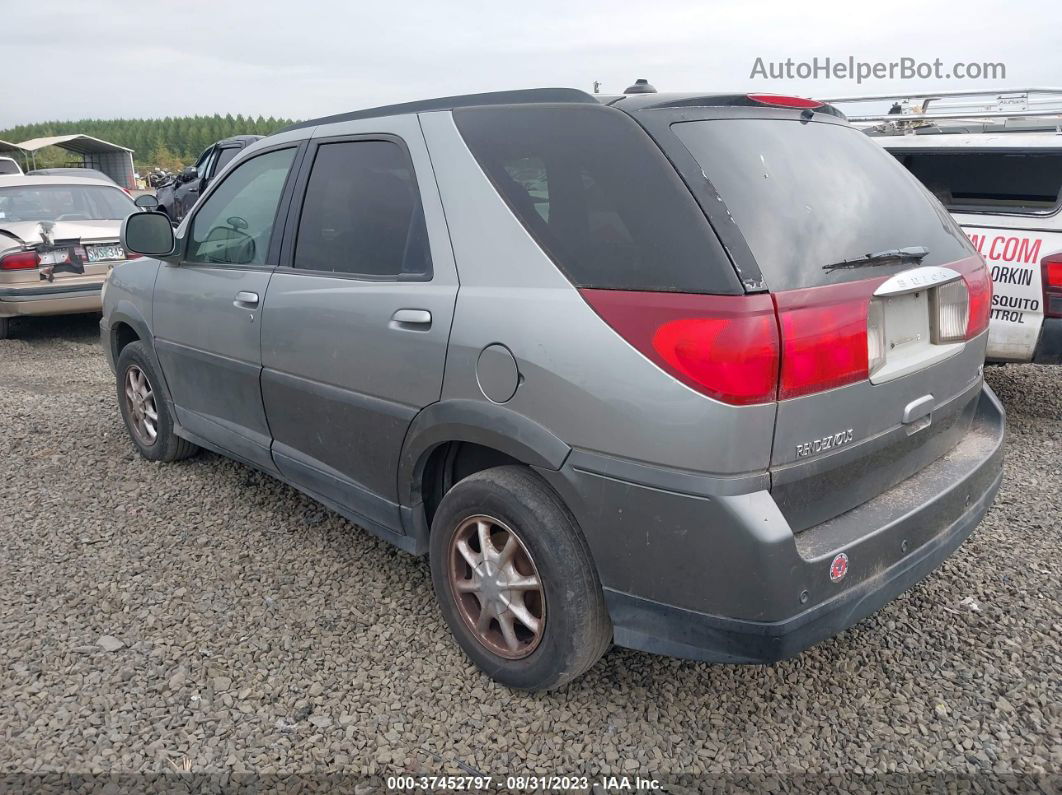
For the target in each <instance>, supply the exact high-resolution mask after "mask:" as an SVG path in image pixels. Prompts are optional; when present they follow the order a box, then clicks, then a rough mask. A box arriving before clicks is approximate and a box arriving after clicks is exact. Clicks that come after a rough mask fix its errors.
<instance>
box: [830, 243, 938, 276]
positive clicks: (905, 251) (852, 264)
mask: <svg viewBox="0 0 1062 795" xmlns="http://www.w3.org/2000/svg"><path fill="white" fill-rule="evenodd" d="M927 254H929V249H928V248H926V247H925V246H907V247H906V248H888V249H885V250H884V251H877V252H875V253H873V254H864V255H863V256H862V257H856V258H855V259H844V260H841V261H840V262H834V263H833V264H832V265H823V266H822V269H823V270H824V271H827V272H830V271H839V270H843V269H845V268H865V267H868V266H870V265H883V264H885V263H886V262H894V261H897V260H899V261H900V262H903V261H904V260H913V261H915V262H921V261H922V260H923V259H925V257H926V255H927Z"/></svg>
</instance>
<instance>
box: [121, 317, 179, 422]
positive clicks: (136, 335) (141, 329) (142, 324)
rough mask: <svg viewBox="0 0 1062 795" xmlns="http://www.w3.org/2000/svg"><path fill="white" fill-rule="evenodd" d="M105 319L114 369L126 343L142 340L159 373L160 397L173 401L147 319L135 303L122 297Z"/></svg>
mask: <svg viewBox="0 0 1062 795" xmlns="http://www.w3.org/2000/svg"><path fill="white" fill-rule="evenodd" d="M107 320H108V324H109V326H108V327H109V333H108V339H107V345H108V346H109V353H110V358H111V361H112V362H113V363H114V367H115V369H116V370H117V367H118V357H119V356H120V355H121V353H122V349H123V348H125V346H126V345H128V344H129V343H131V342H143V343H144V346H145V347H146V348H147V352H148V356H150V357H151V363H152V364H153V365H155V369H156V370H157V371H158V373H159V379H160V380H161V382H162V383H161V384H158V387H160V388H161V390H162V397H163V399H164V400H165V401H166V402H167V403H170V404H171V405H172V403H173V401H172V399H171V397H170V389H169V385H168V384H167V383H166V374H165V373H164V372H163V370H162V363H161V362H160V361H159V357H158V353H156V351H155V338H154V336H153V335H152V334H151V330H150V327H149V326H148V323H147V320H145V318H144V315H143V313H142V312H141V311H140V309H139V308H138V307H137V305H136V304H135V303H133V302H132V301H130V300H128V299H124V298H123V299H122V300H120V301H119V302H118V303H117V304H116V305H115V307H114V309H112V310H110V311H109V312H108V313H107Z"/></svg>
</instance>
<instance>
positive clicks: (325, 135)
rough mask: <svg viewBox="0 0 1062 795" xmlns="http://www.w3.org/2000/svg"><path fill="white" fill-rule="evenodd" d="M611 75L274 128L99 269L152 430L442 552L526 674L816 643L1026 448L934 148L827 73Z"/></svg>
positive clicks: (122, 370) (131, 407) (746, 655)
mask: <svg viewBox="0 0 1062 795" xmlns="http://www.w3.org/2000/svg"><path fill="white" fill-rule="evenodd" d="M601 100H604V101H608V102H609V103H610V104H609V105H607V106H606V105H604V104H602V101H601ZM601 100H599V99H598V98H595V97H592V96H589V95H587V94H583V93H582V92H578V91H571V90H562V89H548V90H545V89H544V90H538V91H516V92H508V93H500V94H485V95H478V96H469V97H450V98H445V99H437V100H432V101H428V102H422V103H410V104H406V105H399V106H396V107H390V108H376V109H373V110H368V111H363V112H356V113H350V114H344V115H340V116H335V117H331V118H329V119H320V120H316V121H311V122H306V123H304V124H301V125H298V126H295V127H292V128H290V129H288V130H286V131H284V132H280V133H277V134H276V135H271V136H269V137H268V138H266V139H264V140H262V141H259V142H258V143H256V144H254V145H253V147H251V148H250V149H249V150H248V151H247V152H246V153H245V154H243V155H241V156H240V157H239V159H237V160H236V161H235V162H234V163H233V164H232V166H231V167H230V168H229V169H228V170H227V171H226V172H225V173H224V174H222V175H221V176H220V177H219V178H218V179H217V180H215V182H214V184H213V185H211V187H210V189H209V190H208V191H207V193H206V194H205V195H204V196H203V198H202V200H201V201H200V202H199V203H198V204H197V205H196V206H195V207H194V208H193V209H192V211H191V212H190V215H189V218H188V220H187V221H186V222H185V223H183V224H181V225H180V226H179V227H178V229H177V230H176V232H175V231H174V230H173V228H172V227H171V225H170V224H169V223H168V221H167V219H166V217H165V216H163V215H160V214H159V213H151V212H145V213H135V214H133V215H131V216H129V218H128V219H126V222H125V225H124V227H123V231H122V242H123V244H124V245H125V246H126V248H128V249H129V250H131V251H135V252H139V253H142V254H146V255H147V258H144V259H140V260H137V261H135V262H128V263H121V264H119V265H117V266H115V268H114V270H113V271H112V272H111V276H110V278H109V279H108V282H107V290H106V293H105V296H104V300H103V320H102V322H101V331H102V334H103V342H104V348H105V350H106V352H107V356H108V358H109V361H110V363H111V366H112V367H113V368H114V370H115V373H116V376H117V378H116V389H117V397H118V401H119V405H120V410H121V412H122V417H123V419H124V420H125V423H126V426H127V428H128V430H129V434H130V436H131V438H132V440H133V443H134V444H135V445H136V447H137V449H138V450H139V452H140V454H141V455H143V456H144V457H145V458H147V459H150V460H153V461H175V460H177V459H180V458H185V457H187V456H189V455H191V454H193V453H194V452H195V451H196V449H197V447H205V448H207V449H209V450H214V451H217V452H220V453H223V454H224V455H227V456H230V457H232V458H235V459H237V460H239V461H243V462H245V463H247V464H249V465H251V466H254V467H258V468H259V469H261V470H263V471H265V472H268V473H270V474H271V475H273V476H275V477H277V478H279V479H280V480H283V481H285V482H287V483H290V484H292V485H294V486H295V487H296V488H299V489H301V490H303V491H304V492H306V493H307V494H309V495H311V496H313V497H314V498H316V499H317V500H319V501H320V502H322V503H323V504H324V505H326V506H329V507H331V508H333V509H335V510H336V511H338V512H340V513H341V514H343V515H344V516H347V517H349V518H350V519H352V520H353V521H355V522H357V523H358V524H359V525H361V526H362V527H364V528H365V529H366V530H368V531H369V532H371V533H375V534H376V535H378V536H381V537H383V538H385V539H387V540H388V541H390V542H392V543H393V544H396V545H397V546H399V547H401V548H402V549H405V550H407V551H409V552H412V553H416V554H425V553H426V554H427V555H428V557H429V562H430V567H431V572H432V579H433V582H434V585H435V592H436V595H437V597H438V600H439V603H440V607H441V609H442V613H443V616H444V617H445V619H446V621H447V623H448V624H449V626H450V629H451V630H452V631H453V633H454V636H455V638H456V639H457V641H458V643H460V645H461V647H462V648H463V649H464V650H465V652H466V653H467V654H468V655H469V657H470V658H471V659H472V660H473V661H474V662H475V663H476V664H477V665H478V666H479V667H480V668H482V669H483V670H484V671H486V672H487V673H489V674H490V676H492V677H494V678H495V679H496V680H498V681H499V682H503V683H504V684H506V685H509V686H513V687H520V688H531V689H540V688H549V687H556V686H558V685H561V684H563V683H564V682H566V681H568V680H570V679H572V678H573V677H575V676H577V675H579V674H580V673H582V672H583V671H585V670H586V669H587V668H589V667H590V666H591V665H592V664H593V663H594V661H595V660H597V658H598V657H600V656H601V655H602V654H603V653H604V651H605V649H606V648H607V647H608V645H609V643H610V642H615V643H616V644H618V645H620V646H627V647H631V648H635V649H644V650H647V651H652V652H658V653H664V654H671V655H676V656H679V657H690V658H693V659H698V660H712V661H716V662H727V663H737V662H773V661H775V660H779V659H783V658H786V657H791V656H793V655H794V654H797V653H798V652H800V650H801V649H804V648H806V647H807V646H810V645H811V644H813V643H817V642H819V641H821V640H823V639H825V638H828V637H830V636H831V635H834V634H836V633H838V632H840V631H841V630H843V629H845V628H846V627H848V626H851V625H852V624H854V623H855V622H857V621H859V620H860V619H862V618H863V617H864V616H867V615H869V614H870V613H872V612H874V611H875V610H877V609H878V608H880V607H881V606H882V605H884V604H885V603H886V602H888V601H889V600H890V599H892V598H894V597H896V596H897V595H898V594H900V593H901V592H902V591H904V590H906V589H907V588H909V587H911V586H912V585H914V584H915V583H916V582H918V581H919V580H921V579H922V578H923V577H925V576H926V575H927V574H929V573H930V572H931V571H932V570H933V569H934V568H936V567H937V566H938V565H940V563H941V562H942V561H943V560H944V559H945V558H947V557H948V555H950V554H951V553H952V552H953V551H954V550H955V549H956V548H957V547H958V546H959V544H960V543H962V541H963V539H965V538H966V537H967V536H968V535H969V534H970V533H971V532H972V531H973V529H974V527H975V526H976V525H977V523H978V522H979V521H980V519H981V517H982V515H983V514H984V513H985V511H986V510H987V509H988V506H989V505H990V504H991V502H992V499H993V497H994V496H995V494H996V490H997V489H998V488H999V484H1000V480H1001V478H1002V444H1003V436H1004V415H1003V410H1002V408H1001V406H1000V404H999V402H998V401H997V400H996V398H995V396H994V395H993V394H992V391H991V389H989V388H988V387H987V386H986V385H985V383H984V378H983V374H982V364H983V362H984V356H985V344H986V341H987V338H988V332H987V328H988V315H989V308H990V303H991V300H990V299H991V283H990V281H989V278H988V273H987V271H986V270H985V264H984V261H983V260H982V259H981V257H980V256H979V255H978V254H977V252H976V251H975V250H974V248H973V247H972V246H971V244H970V242H969V240H967V238H966V236H965V235H964V234H963V233H962V230H961V229H959V227H958V225H957V224H956V223H955V222H954V221H953V220H952V219H951V217H950V216H949V215H948V213H947V211H946V210H944V208H943V207H941V206H940V203H939V202H938V201H937V200H936V199H934V198H933V196H932V195H931V194H930V193H929V192H928V191H927V190H925V189H924V188H923V187H922V186H921V185H920V184H919V182H918V181H917V180H916V179H915V178H914V177H913V176H912V175H911V174H910V173H908V172H907V171H906V170H905V169H904V168H903V167H902V166H901V165H900V164H899V163H897V162H896V160H895V159H894V158H892V157H890V156H889V155H888V154H886V153H885V152H884V150H882V149H881V147H879V146H878V145H877V144H875V143H874V142H873V141H872V140H871V139H870V138H868V137H867V136H865V135H863V134H862V133H861V132H860V131H859V130H857V129H855V128H853V127H851V126H850V125H849V124H848V123H847V122H846V121H845V120H844V118H843V117H842V116H841V115H840V114H839V113H837V112H836V111H835V110H834V109H833V108H831V107H829V106H827V105H822V104H820V103H817V102H813V101H810V100H803V99H799V98H795V97H772V96H765V95H749V96H745V95H706V96H696V95H675V94H638V95H631V96H628V97H625V98H607V99H606V98H601ZM143 199H144V197H142V198H141V200H140V202H141V205H140V206H144V204H143ZM868 252H869V253H868ZM306 587H312V586H311V585H310V584H307V586H306ZM388 596H389V597H390V598H417V599H419V598H420V594H419V593H418V594H416V595H413V594H406V593H403V594H401V595H397V594H389V595H388ZM352 631H353V630H352ZM868 631H878V632H880V631H892V630H885V629H884V623H883V622H879V623H878V624H876V625H874V628H873V629H872V630H868ZM895 632H896V633H901V632H903V630H902V629H897V630H895ZM854 643H855V641H850V642H849V646H838V647H837V649H838V650H840V649H849V648H850V647H851V646H852V644H854ZM433 651H434V650H433V649H429V648H423V649H419V650H417V652H416V653H418V654H421V655H426V656H428V657H430V656H431V654H432V653H433ZM853 653H854V652H853Z"/></svg>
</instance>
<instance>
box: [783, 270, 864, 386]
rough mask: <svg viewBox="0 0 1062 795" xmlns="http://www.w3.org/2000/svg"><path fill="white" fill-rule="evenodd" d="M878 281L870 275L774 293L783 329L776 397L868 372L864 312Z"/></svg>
mask: <svg viewBox="0 0 1062 795" xmlns="http://www.w3.org/2000/svg"><path fill="white" fill-rule="evenodd" d="M880 283H881V280H880V279H873V280H869V281H866V280H864V281H858V282H849V283H847V284H838V285H831V286H828V287H809V288H807V289H804V290H789V291H786V292H780V293H774V294H773V295H774V302H775V305H776V306H777V308H778V325H779V327H780V328H781V332H782V374H781V378H780V381H779V385H778V398H779V399H780V400H785V399H786V398H792V397H798V396H800V395H807V394H809V393H811V392H822V391H823V390H826V389H834V388H835V387H839V386H844V385H845V384H852V383H855V382H856V381H862V380H863V379H865V378H867V377H868V376H869V375H870V351H869V348H870V342H871V340H870V335H869V334H868V312H869V308H870V296H871V295H872V294H873V292H874V288H875V287H876V286H877V285H878V284H880ZM875 344H876V345H880V343H878V342H875ZM881 355H882V356H884V353H883V352H882V354H881Z"/></svg>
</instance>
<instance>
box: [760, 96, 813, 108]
mask: <svg viewBox="0 0 1062 795" xmlns="http://www.w3.org/2000/svg"><path fill="white" fill-rule="evenodd" d="M745 96H746V97H747V98H748V99H751V100H752V101H753V102H759V103H760V104H761V105H773V106H774V107H776V108H821V107H822V103H821V102H819V101H818V100H814V99H806V98H804V97H787V96H784V95H782V94H746V95H745Z"/></svg>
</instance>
